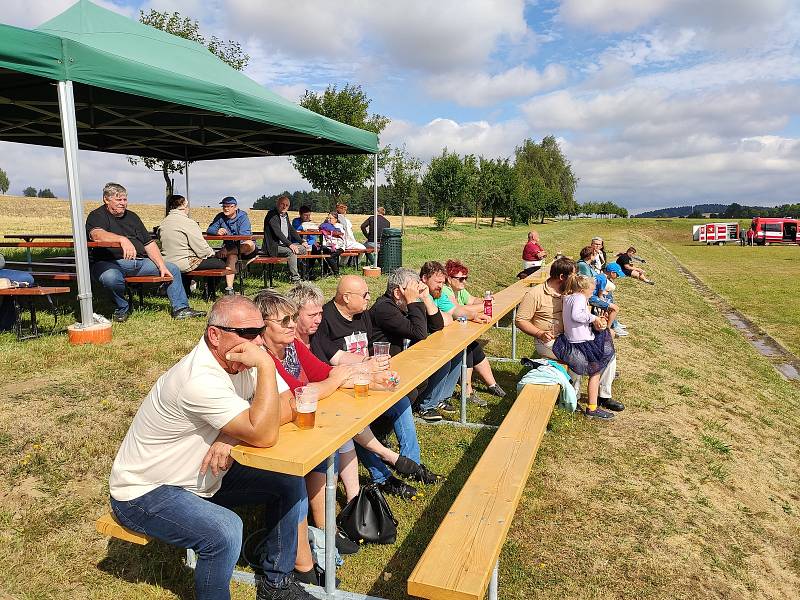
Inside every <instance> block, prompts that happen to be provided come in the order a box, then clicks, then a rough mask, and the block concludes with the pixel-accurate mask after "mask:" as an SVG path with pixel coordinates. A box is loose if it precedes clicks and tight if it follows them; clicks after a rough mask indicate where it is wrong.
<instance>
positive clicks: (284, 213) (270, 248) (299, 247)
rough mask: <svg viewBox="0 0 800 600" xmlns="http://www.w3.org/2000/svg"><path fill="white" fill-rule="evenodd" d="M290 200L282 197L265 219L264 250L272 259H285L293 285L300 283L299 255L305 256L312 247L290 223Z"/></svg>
mask: <svg viewBox="0 0 800 600" xmlns="http://www.w3.org/2000/svg"><path fill="white" fill-rule="evenodd" d="M289 204H290V202H289V198H288V197H287V196H281V197H280V198H278V199H277V200H276V201H275V208H273V209H270V211H269V212H268V213H267V216H266V217H264V250H266V252H267V254H268V255H269V256H272V257H276V256H279V257H285V258H286V259H287V264H288V267H289V279H291V281H292V283H297V282H298V281H300V273H298V271H297V255H298V254H305V253H306V252H308V251H309V250H310V249H311V247H310V246H309V245H308V244H307V243H306V242H304V241H303V239H302V238H301V237H300V235H299V234H298V233H297V232H296V231H295V229H294V227H292V224H291V223H290V222H289Z"/></svg>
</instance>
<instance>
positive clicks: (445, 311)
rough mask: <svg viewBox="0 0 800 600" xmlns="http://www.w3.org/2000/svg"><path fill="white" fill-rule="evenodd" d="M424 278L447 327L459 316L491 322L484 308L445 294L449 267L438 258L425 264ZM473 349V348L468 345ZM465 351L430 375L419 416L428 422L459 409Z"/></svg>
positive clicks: (469, 350) (421, 275)
mask: <svg viewBox="0 0 800 600" xmlns="http://www.w3.org/2000/svg"><path fill="white" fill-rule="evenodd" d="M420 279H421V280H422V282H423V283H424V284H425V285H426V286H427V288H428V295H429V296H430V299H431V301H432V302H433V303H434V304H435V305H436V306H437V307H438V308H439V310H440V311H441V312H442V319H443V321H444V326H445V327H447V326H448V325H450V324H451V323H452V322H453V321H454V320H455V319H458V318H463V319H466V320H469V321H474V322H476V323H487V322H488V321H489V317H487V316H486V315H485V314H483V313H482V312H478V311H474V310H469V309H467V308H465V307H463V306H456V304H455V303H454V302H453V301H452V299H450V297H449V296H447V295H445V294H443V293H442V292H443V290H444V284H445V281H447V269H445V267H444V265H443V264H442V263H440V262H438V261H435V260H431V261H428V262H426V263H425V264H424V265H422V268H421V269H420ZM467 351H468V352H473V351H474V349H473V348H468V349H467ZM461 358H462V357H461V353H460V352H459V353H458V354H457V355H456V356H454V357H453V358H452V359H451V360H450V361H449V362H448V363H447V364H445V365H444V366H443V367H442V368H441V369H439V370H438V371H436V373H434V374H433V375H431V377H430V379H428V386H427V388H425V391H424V392H422V394H420V397H419V416H420V417H422V418H423V419H425V420H426V421H428V422H431V423H432V422H435V421H440V420H441V419H442V416H441V415H440V414H439V412H438V411H440V410H441V411H444V412H455V408H454V407H453V405H452V404H451V403H450V398H451V397H452V395H453V392H454V391H455V389H456V382H457V381H458V379H459V377H460V375H461Z"/></svg>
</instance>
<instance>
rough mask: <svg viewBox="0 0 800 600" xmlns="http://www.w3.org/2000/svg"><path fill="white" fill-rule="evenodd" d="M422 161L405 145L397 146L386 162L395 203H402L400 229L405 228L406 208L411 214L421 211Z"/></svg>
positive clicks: (387, 179)
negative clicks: (419, 196)
mask: <svg viewBox="0 0 800 600" xmlns="http://www.w3.org/2000/svg"><path fill="white" fill-rule="evenodd" d="M421 168H422V163H421V162H420V160H419V159H418V158H415V157H414V156H411V155H410V154H409V153H408V152H406V149H405V147H403V148H395V149H394V152H392V154H391V155H390V156H389V159H388V160H387V162H386V167H385V169H384V173H385V174H386V183H387V184H388V185H389V189H390V190H391V193H392V198H393V199H394V201H395V205H396V204H397V203H398V202H399V204H400V229H401V230H404V229H405V217H406V209H408V212H409V214H417V213H418V212H419V198H418V196H417V188H418V187H419V173H420V169H421Z"/></svg>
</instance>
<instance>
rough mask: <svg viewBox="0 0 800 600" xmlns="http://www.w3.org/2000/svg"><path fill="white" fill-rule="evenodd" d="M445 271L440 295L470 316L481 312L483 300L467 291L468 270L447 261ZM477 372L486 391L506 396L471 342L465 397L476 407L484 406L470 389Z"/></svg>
mask: <svg viewBox="0 0 800 600" xmlns="http://www.w3.org/2000/svg"><path fill="white" fill-rule="evenodd" d="M445 270H446V271H447V283H446V284H445V285H444V286H442V295H443V296H444V295H447V296H449V297H450V299H451V300H452V301H453V303H454V304H458V305H459V306H461V307H462V308H464V310H466V311H467V312H468V313H469V314H470V316H472V314H473V313H479V312H480V313H482V312H483V298H476V297H475V296H472V295H471V294H470V293H469V292H468V291H467V285H466V284H467V280H468V279H469V269H468V268H467V267H466V265H465V264H464V263H462V262H461V261H459V260H448V261H447V263H446V264H445ZM473 370H475V371H477V372H478V375H480V376H481V379H483V381H484V382H486V386H487V389H488V390H489V391H490V392H491V393H492V394H494V395H495V396H497V397H499V398H503V397H504V396H505V395H506V392H505V390H503V388H501V387H500V386H499V385H498V384H497V381H496V380H495V378H494V373H492V367H491V365H490V364H489V359H488V358H486V354H484V352H483V349H482V348H481V346H480V344H478V342H472V343H471V344H470V345H469V346H467V397H468V398H469V401H470V402H472V403H473V404H477V405H478V406H486V401H485V400H483V399H482V398H481V397H480V396H478V395H477V394H476V393H475V390H474V389H473V388H472V372H473Z"/></svg>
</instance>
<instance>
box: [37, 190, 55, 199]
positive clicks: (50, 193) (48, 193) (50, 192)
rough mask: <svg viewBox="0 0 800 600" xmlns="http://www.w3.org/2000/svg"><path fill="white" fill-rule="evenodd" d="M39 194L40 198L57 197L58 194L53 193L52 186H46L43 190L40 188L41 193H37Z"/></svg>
mask: <svg viewBox="0 0 800 600" xmlns="http://www.w3.org/2000/svg"><path fill="white" fill-rule="evenodd" d="M37 196H39V198H55V197H56V195H55V194H54V193H53V190H51V189H50V188H44V189H43V190H39V193H38V194H37Z"/></svg>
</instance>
